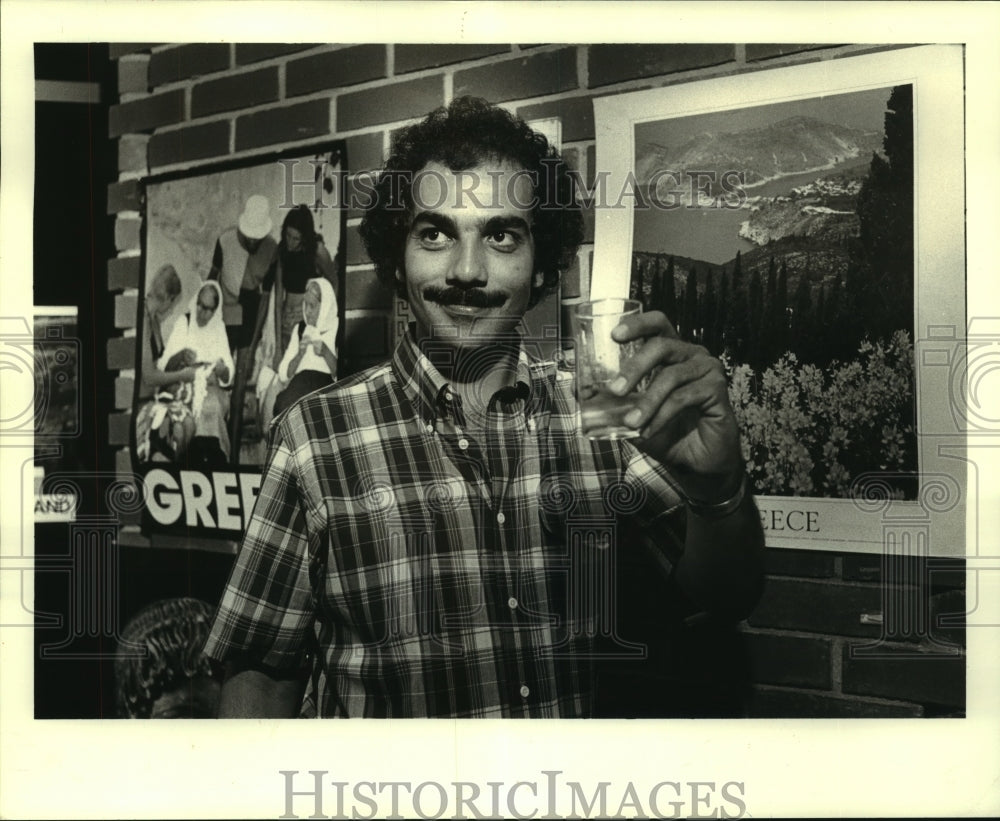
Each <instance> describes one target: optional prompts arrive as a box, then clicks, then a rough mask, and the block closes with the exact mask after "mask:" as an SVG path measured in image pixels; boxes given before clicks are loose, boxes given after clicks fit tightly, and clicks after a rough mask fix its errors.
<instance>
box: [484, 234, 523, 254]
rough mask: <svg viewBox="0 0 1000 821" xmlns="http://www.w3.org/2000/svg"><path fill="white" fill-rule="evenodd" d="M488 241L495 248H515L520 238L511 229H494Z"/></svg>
mask: <svg viewBox="0 0 1000 821" xmlns="http://www.w3.org/2000/svg"><path fill="white" fill-rule="evenodd" d="M487 241H488V242H489V243H490V245H492V246H493V247H494V248H500V249H502V250H507V249H510V250H513V249H514V248H515V247H517V242H518V238H517V236H515V235H514V234H512V233H511V232H510V231H494V232H493V233H492V234H490V235H489V236H488V237H487Z"/></svg>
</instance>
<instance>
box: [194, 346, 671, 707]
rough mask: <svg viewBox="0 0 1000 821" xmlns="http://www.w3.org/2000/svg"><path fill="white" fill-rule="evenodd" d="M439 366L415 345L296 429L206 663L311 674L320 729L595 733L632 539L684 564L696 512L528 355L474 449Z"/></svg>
mask: <svg viewBox="0 0 1000 821" xmlns="http://www.w3.org/2000/svg"><path fill="white" fill-rule="evenodd" d="M432 359H433V352H431V354H430V356H429V355H428V353H427V351H426V349H421V348H420V347H418V346H417V344H416V343H415V342H414V340H413V339H412V337H411V336H410V335H407V336H405V337H404V338H403V340H401V342H400V344H399V345H398V346H397V348H396V350H395V352H394V354H393V356H392V358H391V360H390V361H389V362H387V363H386V364H384V365H382V366H379V367H376V368H374V369H370V370H368V371H366V372H363V373H362V374H359V375H356V376H354V377H351V378H349V379H346V380H343V381H341V382H339V383H337V384H336V385H334V386H332V387H330V388H329V389H324V390H321V391H319V392H317V393H313V394H311V395H310V396H309V397H307V398H306V399H304V400H303V401H301V402H299V403H297V404H296V405H294V406H293V407H292V408H291V409H290V410H289V411H288V412H287V413H286V414H284V415H283V416H282V417H281V418H280V419H279V421H278V422H277V423H276V427H275V429H274V439H273V444H272V448H271V451H270V456H269V460H268V463H267V465H266V467H265V470H264V476H263V480H262V484H261V488H260V492H259V495H258V499H257V503H256V506H255V508H254V511H253V514H252V516H251V518H250V521H249V523H248V526H247V530H246V533H245V536H244V540H243V544H242V546H241V549H240V552H239V555H238V556H237V559H236V562H235V565H234V568H233V571H232V574H231V577H230V579H229V582H228V585H227V588H226V590H225V593H224V595H223V598H222V601H221V604H220V606H219V611H218V614H217V617H216V620H215V624H214V626H213V629H212V632H211V634H210V636H209V639H208V642H207V645H206V648H205V651H206V653H207V654H208V655H209V656H211V657H213V658H215V659H217V660H220V661H223V660H226V659H235V658H237V657H239V658H241V659H242V660H243V661H244V663H248V664H250V665H253V666H257V667H258V668H261V669H264V670H268V671H272V672H276V673H280V674H283V675H287V674H290V673H292V672H294V671H296V670H300V669H302V670H309V671H310V673H309V684H308V686H307V690H306V697H305V699H304V703H303V709H302V714H303V715H307V716H367V717H376V716H377V717H403V716H413V717H417V716H452V717H508V716H510V717H521V716H523V717H557V716H586V715H588V714H589V713H590V711H591V708H592V696H591V692H592V684H593V682H592V666H593V665H592V662H593V660H594V659H595V658H596V657H597V655H598V653H599V651H600V647H602V646H607V645H611V646H613V645H614V644H615V641H616V639H615V626H614V619H615V614H614V590H615V585H614V575H615V555H616V553H617V551H619V550H623V549H628V547H629V546H628V545H624V544H622V543H621V541H622V530H621V528H620V525H621V522H622V520H623V518H627V519H629V520H630V522H631V523H634V524H637V525H639V526H640V527H642V528H644V529H645V530H646V531H647V532H648V533H649V534H650V536H651V537H652V538H653V539H654V540H655V539H660V541H662V542H664V543H665V544H666V550H665V552H664V561H665V563H667V564H668V565H669V561H670V559H671V558H673V557H675V556H676V549H677V547H676V544H674V545H673V546H671V545H670V544H669V539H667V538H666V535H667V534H668V533H669V532H671V528H670V527H668V525H669V524H671V522H672V520H673V519H674V517H676V516H678V515H683V513H682V508H683V505H682V501H681V497H680V495H679V494H678V492H677V491H676V490H675V489H674V485H673V483H672V481H671V479H670V477H669V475H668V474H667V473H666V471H665V470H664V469H663V467H662V466H661V465H659V464H658V463H657V462H656V461H655V460H652V459H650V458H648V457H646V456H645V455H644V454H642V453H641V452H640V451H639V450H638V449H636V448H635V447H634V446H633V445H631V444H630V443H629V442H627V441H601V442H591V441H588V440H586V439H585V438H583V437H582V436H581V435H580V433H579V425H578V420H577V410H576V402H575V399H574V395H573V376H572V373H571V372H569V371H566V370H562V369H560V368H558V367H557V366H556V365H555V364H554V363H553V362H551V361H538V360H537V359H536V358H534V357H533V356H531V351H530V350H529V349H528V346H527V345H524V346H522V349H521V353H520V359H519V363H518V367H517V379H516V382H515V384H514V385H512V386H510V388H508V389H506V390H503V391H500V392H499V393H498V394H496V395H494V396H493V397H492V398H491V401H490V403H489V407H488V411H487V415H486V419H485V420H482V421H481V424H477V425H476V426H475V430H476V431H477V432H476V433H475V434H474V433H473V432H472V428H471V427H470V426H469V425H467V420H466V418H465V414H464V412H463V409H462V406H461V403H460V401H459V399H458V398H457V397H456V396H455V395H453V393H452V390H451V387H450V385H449V384H448V382H447V380H446V379H445V378H444V377H443V376H442V375H441V373H440V372H439V371H438V370H437V369H436V368H435V367H434V365H433V364H432Z"/></svg>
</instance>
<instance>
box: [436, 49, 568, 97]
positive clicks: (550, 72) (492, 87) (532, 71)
mask: <svg viewBox="0 0 1000 821" xmlns="http://www.w3.org/2000/svg"><path fill="white" fill-rule="evenodd" d="M578 85H579V84H578V81H577V76H576V48H572V47H571V48H564V49H561V50H559V51H549V52H544V53H542V54H532V55H530V56H528V57H519V58H517V59H514V60H504V61H503V62H500V63H490V64H489V65H484V66H479V67H478V68H470V69H465V70H464V71H457V72H455V80H454V88H455V96H456V97H459V96H462V95H464V94H471V95H473V96H475V97H485V98H486V99H487V100H490V101H491V102H494V103H502V102H505V101H506V100H517V99H521V98H524V97H541V96H542V95H543V94H557V93H559V92H561V91H572V90H573V89H574V88H577V87H578Z"/></svg>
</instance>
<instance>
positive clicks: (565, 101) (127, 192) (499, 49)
mask: <svg viewBox="0 0 1000 821" xmlns="http://www.w3.org/2000/svg"><path fill="white" fill-rule="evenodd" d="M872 50H877V47H873V46H870V45H868V46H836V47H831V46H821V45H815V44H813V45H809V44H803V45H777V44H748V45H739V44H737V45H731V44H704V45H690V44H688V45H648V44H643V45H631V46H629V45H593V46H585V45H566V44H549V45H541V46H517V45H503V44H472V45H425V44H405V45H395V46H393V45H378V44H375V45H311V44H266V43H255V44H220V43H195V44H184V45H153V44H142V43H136V44H116V45H112V47H111V57H112V59H113V60H115V61H116V63H117V69H118V85H119V99H118V101H117V103H116V104H115V105H113V106H112V107H111V110H110V114H109V129H110V136H111V139H112V140H114V141H116V142H117V146H118V172H119V177H118V179H117V180H116V181H113V182H112V183H111V184H110V185H109V187H108V213H109V214H112V215H116V230H115V245H116V249H117V256H116V257H115V258H114V259H111V260H109V261H108V271H107V277H108V288H109V289H110V291H112V292H113V293H114V294H116V312H115V320H116V321H115V329H114V331H113V332H112V333H111V334H110V338H109V339H108V343H107V365H108V367H109V368H110V369H112V370H113V371H116V372H118V374H119V376H118V380H117V383H116V389H115V398H116V407H117V409H118V410H117V412H116V414H115V415H113V416H112V417H111V418H110V419H109V424H108V438H109V443H110V445H111V446H112V448H115V449H116V464H117V465H118V467H119V469H120V470H121V471H127V470H129V459H128V452H127V449H126V448H127V445H128V431H129V424H130V416H129V407H130V403H131V396H132V378H133V375H132V368H133V366H134V362H135V348H134V327H135V323H136V307H137V294H138V290H137V289H138V287H139V279H140V261H139V240H140V223H139V215H138V211H137V208H138V185H137V180H138V179H140V178H141V177H143V176H145V175H147V174H150V173H158V172H162V171H168V170H174V169H178V168H187V167H193V166H197V165H199V164H206V163H212V162H216V161H219V160H221V159H228V158H235V157H239V156H243V155H251V154H254V153H259V152H261V151H264V150H275V149H282V148H291V147H294V146H297V145H306V144H309V143H314V142H316V141H317V140H319V139H324V138H343V139H344V140H346V145H347V157H348V163H349V166H350V170H351V171H352V172H354V173H356V172H360V171H365V170H369V169H373V168H377V167H378V166H379V164H380V162H381V159H382V156H383V154H384V152H385V150H386V148H387V147H388V140H389V135H390V134H391V132H392V131H393V130H395V129H397V128H399V127H400V126H402V125H405V124H408V123H409V122H412V121H413V120H414V119H417V118H419V117H421V116H422V115H423V114H424V113H426V112H427V111H428V110H430V109H431V108H433V107H435V106H438V105H441V104H444V103H446V102H448V101H449V100H450V99H451V98H453V97H454V96H457V95H460V94H476V95H480V96H483V97H486V98H488V99H490V100H493V101H494V102H498V103H502V104H503V105H504V106H506V107H508V108H509V109H511V110H512V111H515V112H517V113H518V114H520V115H522V116H523V117H525V118H526V119H540V118H548V117H558V118H560V120H561V122H562V137H563V148H564V154H565V155H566V157H567V159H568V160H569V161H570V162H571V163H572V164H573V165H574V166H575V167H576V168H578V169H579V170H580V172H581V173H582V174H584V175H585V176H586V177H589V176H590V175H591V174H592V173H593V171H594V167H593V166H594V154H595V152H594V117H593V108H592V101H593V99H594V98H595V97H598V96H607V95H611V94H616V93H621V92H627V91H633V90H637V89H642V88H651V87H659V86H664V85H670V84H675V83H684V82H690V81H693V80H701V79H705V78H708V77H717V76H725V75H732V74H738V73H742V72H749V71H755V70H759V69H764V68H771V67H776V66H786V65H795V64H800V63H810V62H816V61H820V60H834V59H838V58H840V57H843V56H847V55H851V54H855V53H861V52H863V51H864V52H867V51H872ZM359 221H360V215H358V214H357V213H354V212H352V213H350V214H349V222H348V231H347V237H346V240H347V254H346V262H347V267H346V274H345V293H344V294H342V295H341V298H342V300H343V301H344V305H345V309H346V322H345V331H346V338H347V339H348V340H354V341H355V344H358V345H363V346H365V348H366V349H370V350H374V351H381V350H385V349H387V347H388V344H389V336H390V335H391V327H390V326H391V322H390V318H391V313H392V300H391V299H389V298H388V297H387V296H386V294H385V293H383V292H381V291H380V290H379V289H378V288H377V287H376V286H375V283H374V279H373V275H372V269H371V266H370V265H369V264H368V261H367V259H366V257H365V254H364V250H363V248H362V247H361V246H360V243H359V241H358V236H357V225H358V222H359ZM588 225H589V226H590V227H589V229H588V235H587V243H588V245H585V247H584V248H583V249H582V252H581V262H582V265H581V266H579V267H578V268H577V269H575V270H574V271H573V272H571V275H570V277H569V278H568V279H567V281H566V283H565V289H564V296H566V297H573V296H578V295H580V294H581V293H586V291H587V289H588V287H589V284H588V277H587V270H586V268H587V266H586V260H587V257H588V252H589V250H590V245H589V243H592V241H593V233H592V231H593V228H592V225H593V222H592V220H590V221H589V222H588ZM122 538H123V540H131V541H132V542H133V543H146V542H145V539H143V537H141V536H139V535H138V534H137V533H136V532H134V529H131V530H130V529H129V528H126V532H125V533H123V537H122ZM154 544H155V542H154ZM768 559H769V582H770V583H769V586H768V589H767V592H766V594H765V596H764V600H763V601H762V603H761V605H760V607H759V608H758V610H757V611H756V613H755V615H754V616H753V617H752V618H751V619H750V621H749V624H748V626H747V627H746V630H745V636H746V639H747V641H748V642H749V644H750V647H751V649H752V654H753V658H754V670H753V672H752V675H753V679H754V681H755V683H756V688H755V691H756V696H755V699H754V702H753V705H752V708H751V709H752V713H753V714H754V715H759V716H797V715H807V716H836V717H850V716H872V717H874V716H888V717H892V716H919V715H948V714H957V713H960V712H961V709H962V705H964V695H965V694H964V680H965V679H964V674H963V672H962V671H963V670H964V663H965V662H964V655H963V654H962V652H961V649H960V648H961V646H962V645H963V644H964V637H963V636H962V635H961V634H960V632H957V631H954V630H951V631H946V630H942V629H940V628H935V627H934V626H933V624H931V621H929V620H932V619H933V617H934V616H936V615H937V614H938V613H945V614H947V613H955V612H962V611H963V610H964V596H963V594H962V578H963V573H962V571H961V568H960V567H952V569H951V570H948V568H940V567H933V568H930V567H927V566H926V563H924V564H922V565H918V566H911V567H909V568H908V569H906V570H905V572H904V571H903V570H900V568H897V567H889V568H883V567H882V566H881V559H880V557H878V556H856V555H843V554H838V553H835V552H829V553H824V552H815V551H793V550H771V551H769V556H768ZM932 570H933V571H934V572H931V571H932ZM911 610H912V611H913V618H912V619H909V620H906V621H905V623H903V622H901V623H899V624H897V623H895V622H894V621H893V620H892V618H891V614H892V613H897V612H900V613H901V612H903V611H905V612H907V613H909V612H910V611H911ZM884 613H887V614H889V616H888V617H883V614H884ZM886 618H889V619H890V623H882V622H885V621H886ZM928 625H930V627H928ZM944 639H949V640H952V641H954V642H957V644H956V645H947V646H945V645H943V644H941V643H940V640H944ZM956 647H957V648H958V650H957V651H956Z"/></svg>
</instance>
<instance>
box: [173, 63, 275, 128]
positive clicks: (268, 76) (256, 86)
mask: <svg viewBox="0 0 1000 821" xmlns="http://www.w3.org/2000/svg"><path fill="white" fill-rule="evenodd" d="M277 99H278V67H277V66H269V67H267V68H261V69H258V70H257V71H245V72H243V73H242V74H235V75H231V76H228V77H220V78H219V79H217V80H206V81H205V82H203V83H198V85H196V86H195V87H194V88H193V89H191V116H192V117H204V116H206V115H208V114H217V113H218V112H220V111H235V110H236V109H238V108H250V107H251V106H255V105H263V104H265V103H273V102H275V101H276V100H277Z"/></svg>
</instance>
